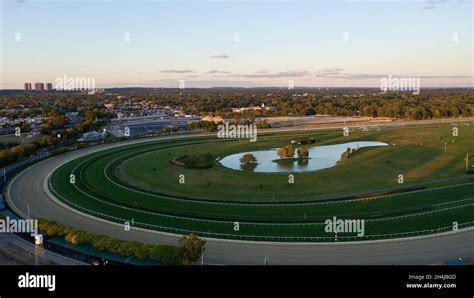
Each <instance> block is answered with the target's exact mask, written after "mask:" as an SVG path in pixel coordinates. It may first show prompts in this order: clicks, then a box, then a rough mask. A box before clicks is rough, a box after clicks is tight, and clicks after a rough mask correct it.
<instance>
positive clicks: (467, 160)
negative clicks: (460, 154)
mask: <svg viewBox="0 0 474 298" xmlns="http://www.w3.org/2000/svg"><path fill="white" fill-rule="evenodd" d="M468 170H469V152H466V172H467V171H468Z"/></svg>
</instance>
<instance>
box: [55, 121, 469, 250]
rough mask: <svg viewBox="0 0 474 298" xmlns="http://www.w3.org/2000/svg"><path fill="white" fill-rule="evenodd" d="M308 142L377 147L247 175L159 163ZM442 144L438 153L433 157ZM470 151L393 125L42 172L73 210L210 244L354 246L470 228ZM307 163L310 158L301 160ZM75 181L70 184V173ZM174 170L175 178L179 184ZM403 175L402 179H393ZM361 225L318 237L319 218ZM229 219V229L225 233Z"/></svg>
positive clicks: (110, 153)
mask: <svg viewBox="0 0 474 298" xmlns="http://www.w3.org/2000/svg"><path fill="white" fill-rule="evenodd" d="M306 137H313V138H315V139H316V140H317V142H316V144H315V145H316V146H321V145H327V144H338V143H344V142H349V141H356V140H359V141H382V142H385V143H387V144H389V145H390V146H386V147H373V148H362V149H360V150H358V151H357V152H356V153H355V154H354V155H353V156H351V157H350V158H349V159H348V160H347V161H345V162H343V163H341V164H338V165H337V166H335V167H333V168H329V169H325V170H321V171H316V172H310V173H296V174H295V183H294V184H289V183H288V174H285V173H280V174H274V173H272V174H269V173H253V172H247V171H236V170H231V169H227V168H225V167H223V166H221V165H220V164H219V163H216V164H215V165H214V166H213V167H212V168H210V169H199V170H197V169H186V168H183V167H180V166H177V165H173V164H170V163H169V160H170V159H172V158H176V157H179V156H182V155H184V154H189V155H195V154H201V153H206V152H209V153H211V154H212V155H213V156H215V157H216V158H217V157H224V156H226V155H228V154H233V153H237V152H245V151H252V150H258V149H269V148H276V147H279V146H283V145H287V144H289V142H290V141H291V140H294V139H296V140H298V139H301V138H306ZM445 143H447V152H445V151H444V148H445ZM466 152H470V155H471V156H472V155H474V129H473V127H471V126H459V136H458V137H453V136H452V127H451V126H448V125H446V126H442V125H439V126H426V127H403V128H397V129H395V128H392V129H384V130H371V131H362V130H359V129H353V130H352V131H351V133H350V136H349V137H343V136H342V133H341V130H329V131H318V132H314V131H313V132H289V133H278V134H266V135H259V136H258V141H257V142H255V143H251V142H249V141H248V140H222V139H217V138H216V137H199V138H188V139H169V140H158V141H152V142H144V143H140V144H133V145H127V146H121V147H117V148H112V149H107V150H104V151H101V152H98V153H93V154H90V155H85V156H82V157H80V158H77V159H74V160H71V161H68V162H67V163H65V164H63V165H61V166H60V167H58V168H57V169H56V170H55V171H54V172H53V173H52V175H51V176H50V177H49V187H50V190H51V192H52V193H53V194H54V195H55V196H56V197H57V198H59V199H60V200H62V201H63V202H65V203H67V204H69V205H70V206H73V207H74V208H77V209H79V210H80V211H82V212H85V213H89V214H92V215H94V216H97V217H102V218H104V219H107V220H111V221H115V222H118V223H125V222H130V223H131V224H133V225H134V226H136V227H142V228H146V229H152V230H158V231H164V232H170V233H176V234H185V233H188V232H194V233H197V234H199V235H201V236H205V237H210V238H226V239H237V240H257V241H297V242H313V241H357V240H377V239H387V238H397V237H410V236H417V235H424V234H433V233H439V232H445V231H450V230H452V227H453V222H457V223H458V225H459V228H460V229H462V228H464V227H467V226H472V225H474V179H473V178H474V177H473V176H472V175H467V174H466V173H465V169H464V161H463V158H464V157H465V154H466ZM310 157H311V156H310ZM71 174H73V175H74V176H75V183H74V184H72V183H70V175H71ZM181 174H182V175H184V177H185V183H184V184H180V183H179V182H178V180H179V175H181ZM399 174H403V175H404V180H405V181H404V183H403V184H398V182H397V177H398V175H399ZM333 216H336V217H337V218H341V219H364V220H365V235H364V236H363V237H356V235H355V234H354V233H352V234H351V233H347V234H338V235H337V239H336V237H335V235H334V234H333V233H326V232H325V229H324V228H325V224H324V221H325V220H326V219H330V218H332V217H333ZM236 222H238V223H239V229H238V230H236V229H235V226H236V224H235V223H236Z"/></svg>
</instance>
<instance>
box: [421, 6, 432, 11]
mask: <svg viewBox="0 0 474 298" xmlns="http://www.w3.org/2000/svg"><path fill="white" fill-rule="evenodd" d="M431 9H435V6H434V5H426V6H423V7H422V8H421V10H431Z"/></svg>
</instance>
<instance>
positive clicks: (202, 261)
mask: <svg viewBox="0 0 474 298" xmlns="http://www.w3.org/2000/svg"><path fill="white" fill-rule="evenodd" d="M201 265H204V246H202V247H201Z"/></svg>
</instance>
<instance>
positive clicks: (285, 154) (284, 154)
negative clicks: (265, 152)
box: [277, 144, 295, 158]
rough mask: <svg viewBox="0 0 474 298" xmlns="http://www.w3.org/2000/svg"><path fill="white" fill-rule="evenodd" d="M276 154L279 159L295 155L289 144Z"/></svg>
mask: <svg viewBox="0 0 474 298" xmlns="http://www.w3.org/2000/svg"><path fill="white" fill-rule="evenodd" d="M277 154H278V155H279V156H280V158H290V157H293V156H294V155H295V148H294V147H293V145H291V144H290V145H288V146H285V147H282V148H280V149H278V151H277Z"/></svg>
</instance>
